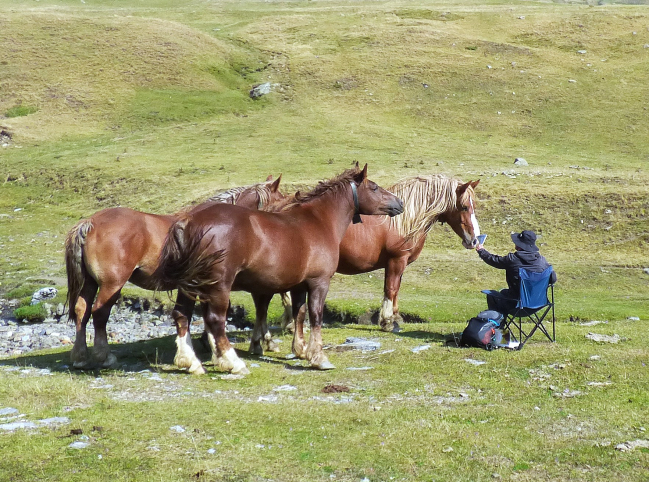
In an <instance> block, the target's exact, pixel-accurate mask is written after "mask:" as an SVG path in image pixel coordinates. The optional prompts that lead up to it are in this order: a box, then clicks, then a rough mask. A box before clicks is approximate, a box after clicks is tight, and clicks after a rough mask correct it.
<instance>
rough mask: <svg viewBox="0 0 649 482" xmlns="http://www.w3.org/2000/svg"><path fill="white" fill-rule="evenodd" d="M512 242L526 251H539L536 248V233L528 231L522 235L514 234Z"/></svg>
mask: <svg viewBox="0 0 649 482" xmlns="http://www.w3.org/2000/svg"><path fill="white" fill-rule="evenodd" d="M512 241H513V242H514V244H515V245H516V246H518V247H519V248H521V249H522V250H524V251H538V250H539V248H537V246H536V234H534V231H527V230H526V231H523V232H521V233H512Z"/></svg>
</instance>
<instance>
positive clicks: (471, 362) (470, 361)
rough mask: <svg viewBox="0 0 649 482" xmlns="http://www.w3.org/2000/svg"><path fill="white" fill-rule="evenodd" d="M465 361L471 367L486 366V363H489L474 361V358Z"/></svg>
mask: <svg viewBox="0 0 649 482" xmlns="http://www.w3.org/2000/svg"><path fill="white" fill-rule="evenodd" d="M464 361H465V362H467V363H470V364H471V365H476V366H478V365H484V364H485V363H487V362H486V361H482V360H474V359H473V358H465V359H464Z"/></svg>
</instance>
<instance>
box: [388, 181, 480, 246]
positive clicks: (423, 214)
mask: <svg viewBox="0 0 649 482" xmlns="http://www.w3.org/2000/svg"><path fill="white" fill-rule="evenodd" d="M461 184H463V183H462V181H460V180H458V179H453V178H451V177H448V176H445V175H443V174H433V175H421V176H414V177H408V178H404V179H402V180H400V181H398V182H397V183H396V184H394V185H392V186H390V187H389V188H387V190H388V191H390V192H391V193H392V194H394V195H395V196H397V197H399V198H401V200H402V201H403V205H404V211H403V213H402V214H401V215H400V216H394V217H393V218H390V223H391V227H392V228H394V229H396V230H397V232H398V233H399V235H400V236H402V237H404V238H405V241H412V242H417V241H419V240H420V239H421V237H422V236H424V237H425V236H426V235H427V234H428V232H429V231H430V230H431V229H432V227H433V226H434V225H435V223H436V222H437V219H438V218H439V216H440V215H441V214H442V213H444V212H446V211H453V210H455V209H456V206H457V201H458V199H457V194H456V190H457V187H458V186H460V185H461ZM469 196H471V197H473V188H472V187H471V186H469V187H468V188H467V189H466V191H465V192H464V193H463V194H462V197H461V199H460V201H461V202H462V203H463V204H464V203H467V202H468V200H469Z"/></svg>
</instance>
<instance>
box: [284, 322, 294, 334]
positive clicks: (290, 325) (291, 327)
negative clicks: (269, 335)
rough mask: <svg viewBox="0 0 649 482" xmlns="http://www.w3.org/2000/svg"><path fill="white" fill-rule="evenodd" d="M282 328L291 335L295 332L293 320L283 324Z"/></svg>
mask: <svg viewBox="0 0 649 482" xmlns="http://www.w3.org/2000/svg"><path fill="white" fill-rule="evenodd" d="M284 330H285V331H288V332H289V333H290V334H291V335H292V334H293V333H295V322H294V321H291V322H290V323H288V324H286V325H285V326H284Z"/></svg>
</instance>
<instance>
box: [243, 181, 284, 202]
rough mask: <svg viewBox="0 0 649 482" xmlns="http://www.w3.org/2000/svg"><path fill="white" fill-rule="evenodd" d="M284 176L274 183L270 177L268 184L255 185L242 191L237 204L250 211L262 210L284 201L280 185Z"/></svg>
mask: <svg viewBox="0 0 649 482" xmlns="http://www.w3.org/2000/svg"><path fill="white" fill-rule="evenodd" d="M281 180H282V175H281V174H280V175H279V177H278V178H277V179H276V180H274V181H273V176H268V177H267V178H266V182H262V183H259V184H254V185H252V186H249V187H247V188H245V189H244V190H242V191H241V193H240V194H239V196H238V197H237V198H236V201H235V204H237V205H238V206H242V207H244V208H248V209H261V208H263V207H264V206H267V205H268V204H270V203H272V202H275V201H279V200H281V199H284V195H283V194H282V193H281V192H279V183H280V181H281Z"/></svg>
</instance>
